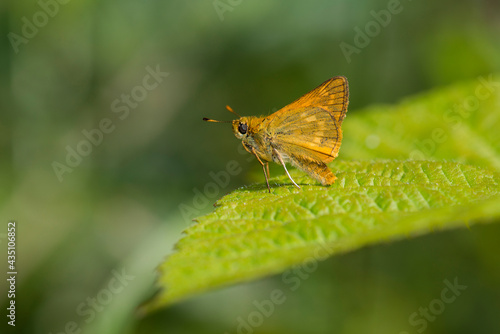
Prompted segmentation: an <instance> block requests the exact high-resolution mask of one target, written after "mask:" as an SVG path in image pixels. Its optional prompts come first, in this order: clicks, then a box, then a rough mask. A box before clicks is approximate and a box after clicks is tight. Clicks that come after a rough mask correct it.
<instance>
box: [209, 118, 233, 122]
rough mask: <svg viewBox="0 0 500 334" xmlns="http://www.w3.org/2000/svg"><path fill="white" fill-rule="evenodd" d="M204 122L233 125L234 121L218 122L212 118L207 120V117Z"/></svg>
mask: <svg viewBox="0 0 500 334" xmlns="http://www.w3.org/2000/svg"><path fill="white" fill-rule="evenodd" d="M203 120H204V121H205V122H213V123H232V122H233V121H217V120H215V119H210V118H206V117H203Z"/></svg>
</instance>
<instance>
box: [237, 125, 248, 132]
mask: <svg viewBox="0 0 500 334" xmlns="http://www.w3.org/2000/svg"><path fill="white" fill-rule="evenodd" d="M247 130H248V126H247V125H246V124H245V123H240V125H238V131H239V132H240V133H241V134H242V135H244V134H245V133H247Z"/></svg>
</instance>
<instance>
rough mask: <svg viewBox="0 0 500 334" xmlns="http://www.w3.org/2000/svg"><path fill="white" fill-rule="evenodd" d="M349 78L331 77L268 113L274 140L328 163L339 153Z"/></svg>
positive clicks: (307, 156)
mask: <svg viewBox="0 0 500 334" xmlns="http://www.w3.org/2000/svg"><path fill="white" fill-rule="evenodd" d="M348 99H349V87H348V83H347V79H346V78H345V77H342V76H339V77H334V78H331V79H329V80H327V81H325V82H324V83H322V84H321V85H319V86H318V87H317V88H315V89H313V90H312V91H311V92H309V93H307V94H305V95H304V96H302V97H301V98H299V99H298V100H296V101H295V102H292V103H291V104H289V105H287V106H286V107H284V108H282V109H280V110H278V111H277V112H275V113H274V114H272V115H270V116H268V117H266V118H267V119H268V124H267V128H268V129H272V133H271V136H272V138H273V139H272V140H273V143H274V144H276V145H277V146H280V147H282V148H283V149H284V151H289V153H290V154H292V155H294V156H301V157H304V158H307V159H308V160H311V161H321V162H323V163H328V162H330V161H332V160H333V159H334V158H335V157H337V155H338V151H339V149H340V143H341V142H342V129H341V124H342V121H343V120H344V117H345V115H346V112H347V105H348V101H349V100H348Z"/></svg>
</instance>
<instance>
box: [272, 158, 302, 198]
mask: <svg viewBox="0 0 500 334" xmlns="http://www.w3.org/2000/svg"><path fill="white" fill-rule="evenodd" d="M273 152H274V154H276V156H277V157H278V160H279V161H280V162H281V164H282V165H283V168H285V172H286V175H288V178H289V179H290V180H291V181H292V183H293V184H295V186H296V187H297V188H299V189H300V187H299V185H298V184H297V183H295V181H294V180H293V179H292V177H291V176H290V173H288V169H286V166H285V162H284V161H283V158H282V157H281V155H280V154H279V152H278V151H276V149H274V148H273Z"/></svg>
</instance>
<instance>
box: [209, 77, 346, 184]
mask: <svg viewBox="0 0 500 334" xmlns="http://www.w3.org/2000/svg"><path fill="white" fill-rule="evenodd" d="M348 104H349V85H348V82H347V79H346V78H345V77H343V76H336V77H333V78H331V79H329V80H327V81H325V82H323V83H322V84H321V85H319V86H318V87H316V88H315V89H313V90H312V91H310V92H309V93H307V94H305V95H304V96H302V97H301V98H299V99H298V100H296V101H295V102H292V103H290V104H289V105H287V106H285V107H283V108H281V109H280V110H278V111H276V112H275V113H273V114H271V115H269V116H260V117H256V116H246V117H242V116H240V115H238V114H237V113H236V112H234V110H233V109H232V108H231V107H229V106H226V108H227V110H228V111H230V112H232V113H233V114H235V115H236V116H238V119H235V120H233V121H216V120H213V119H209V118H203V120H204V121H207V122H217V123H232V128H233V133H234V135H235V136H236V138H238V139H241V141H242V144H243V147H244V148H245V150H247V151H248V152H249V153H251V154H253V155H254V156H255V157H256V158H257V160H258V161H259V163H260V164H261V165H262V169H263V171H264V176H265V178H266V183H267V189H268V190H269V192H271V187H270V186H269V162H270V161H273V162H275V163H278V164H281V165H282V166H283V168H284V169H285V172H286V174H287V175H288V177H289V178H290V180H291V181H292V183H293V184H294V185H295V186H297V187H298V188H300V186H299V185H298V184H297V183H296V182H295V181H294V180H293V178H292V177H291V176H290V173H288V170H287V168H286V165H285V163H291V164H292V165H293V166H295V167H296V168H298V169H300V170H302V171H304V172H305V173H307V174H309V175H310V176H311V177H313V178H314V179H316V180H318V181H319V182H321V184H322V185H331V184H333V183H334V182H335V179H336V178H337V177H336V176H335V175H334V174H333V173H332V171H331V170H330V169H329V168H328V166H327V163H329V162H331V161H332V160H333V159H335V158H336V157H337V155H338V153H339V149H340V144H341V143H342V129H341V125H342V121H343V120H344V118H345V115H346V113H347V105H348Z"/></svg>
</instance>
